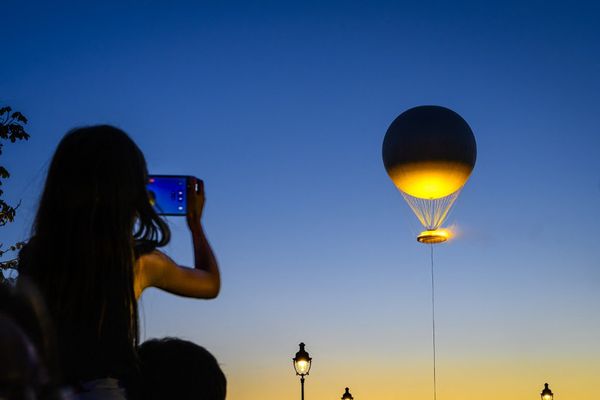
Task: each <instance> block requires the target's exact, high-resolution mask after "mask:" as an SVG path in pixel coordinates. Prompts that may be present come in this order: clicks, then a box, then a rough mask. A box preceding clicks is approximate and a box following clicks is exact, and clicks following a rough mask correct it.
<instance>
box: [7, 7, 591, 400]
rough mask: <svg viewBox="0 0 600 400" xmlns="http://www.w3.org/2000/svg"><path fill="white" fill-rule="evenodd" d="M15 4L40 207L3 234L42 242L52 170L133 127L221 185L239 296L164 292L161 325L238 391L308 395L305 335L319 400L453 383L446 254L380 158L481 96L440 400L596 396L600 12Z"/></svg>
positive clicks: (424, 391)
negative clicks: (64, 153) (416, 120)
mask: <svg viewBox="0 0 600 400" xmlns="http://www.w3.org/2000/svg"><path fill="white" fill-rule="evenodd" d="M4 8H5V11H4V13H3V14H4V15H5V21H4V22H3V24H2V26H1V28H0V31H1V33H2V37H3V39H4V40H3V42H4V52H3V53H4V55H5V58H4V62H3V63H2V67H0V71H1V76H2V79H0V102H1V103H2V104H9V105H11V106H12V107H13V108H15V109H18V110H21V111H22V112H23V113H24V114H25V115H27V116H28V118H29V119H30V124H29V125H28V129H29V132H30V133H31V135H32V138H31V140H30V141H29V142H28V143H20V144H17V145H7V146H6V147H5V154H3V155H2V165H6V166H7V167H8V169H9V170H10V171H12V172H13V176H12V178H11V179H10V180H9V181H7V182H6V187H5V188H6V195H7V199H10V200H13V201H16V200H18V199H22V206H21V208H20V210H19V211H20V212H19V216H18V219H17V221H16V222H15V223H14V224H12V225H11V226H7V227H4V228H3V229H2V232H0V238H1V241H2V242H4V241H9V240H13V239H14V240H18V239H21V238H25V237H26V236H27V232H28V230H29V226H30V223H31V219H32V216H33V213H34V211H35V204H36V201H37V196H38V195H39V191H40V189H41V186H42V185H43V180H44V174H45V167H46V166H47V163H48V161H49V159H50V157H51V155H52V152H53V150H54V148H55V146H56V145H57V143H58V141H59V140H60V138H61V137H62V135H63V134H64V133H65V132H66V131H67V130H68V129H70V128H72V127H74V126H78V125H85V124H94V123H111V124H115V125H117V126H119V127H121V128H123V129H125V130H126V131H127V132H128V133H129V134H130V135H131V136H132V137H133V138H134V140H136V142H137V143H138V144H139V146H140V147H141V148H142V150H143V151H144V153H145V155H146V157H147V160H148V164H149V167H150V170H151V172H153V173H164V174H192V175H196V176H198V177H200V178H202V179H204V180H205V184H206V193H207V205H206V210H205V225H206V230H207V233H208V235H209V238H210V240H211V242H212V243H213V246H214V248H215V251H216V252H217V255H218V258H219V261H220V263H221V268H222V274H223V290H222V293H221V296H220V297H219V298H218V299H216V300H214V301H208V302H204V301H194V300H186V299H180V298H175V297H173V296H170V295H167V294H162V293H159V292H158V291H149V292H147V293H146V294H145V295H144V298H143V300H142V302H143V312H144V323H145V326H146V329H145V335H146V337H153V336H160V335H179V336H184V337H187V338H190V339H193V340H195V341H197V342H199V343H201V344H204V345H206V347H207V348H209V349H210V350H212V351H213V352H214V353H215V355H216V356H217V358H219V360H220V361H221V362H222V363H223V365H224V369H225V371H226V373H227V374H228V376H229V382H230V396H229V397H230V398H231V399H234V400H235V399H252V398H262V399H266V400H269V399H275V398H280V397H286V396H287V397H290V396H295V395H296V391H297V382H296V379H295V377H294V376H293V371H292V369H291V362H290V360H289V358H290V357H292V355H293V353H295V351H297V344H298V343H299V342H300V341H305V342H306V343H307V350H308V351H309V352H311V355H312V356H313V358H314V360H315V364H314V372H313V373H312V374H311V376H310V378H309V379H310V381H309V383H310V384H311V385H312V389H311V390H313V393H316V396H317V397H319V398H326V397H333V396H338V397H339V396H341V394H342V393H343V388H344V387H345V386H350V387H351V388H352V389H353V390H352V393H353V394H354V396H355V397H356V398H375V397H380V398H389V399H396V398H400V397H398V396H401V397H413V398H415V399H420V398H428V397H429V395H430V386H431V383H430V351H431V350H430V336H429V335H430V326H429V324H430V321H429V318H430V314H429V312H430V308H429V307H430V304H429V296H430V291H429V275H428V260H429V259H428V249H427V248H426V247H424V246H422V245H419V244H418V243H417V242H416V241H415V235H416V233H417V232H418V231H419V226H418V222H417V220H416V218H415V217H414V216H413V215H412V214H411V213H410V210H409V208H408V206H407V205H406V204H404V201H403V199H402V197H401V195H400V194H399V193H398V192H397V190H396V189H395V187H394V185H393V184H392V182H391V181H390V180H389V179H388V177H387V175H386V173H385V170H384V168H383V164H382V161H381V143H382V141H383V136H384V134H385V131H386V129H387V127H388V125H389V124H390V123H391V121H392V120H393V119H394V118H395V117H396V116H397V115H398V114H400V113H401V112H402V111H404V110H406V109H407V108H410V107H413V106H416V105H421V104H438V105H443V106H446V107H449V108H451V109H453V110H455V111H457V112H458V113H459V114H461V115H462V116H463V118H465V120H466V121H467V122H468V123H469V124H470V125H471V127H472V129H473V131H474V133H475V136H476V140H477V144H478V159H477V165H476V166H475V170H474V172H473V175H472V176H471V179H470V180H469V182H468V183H467V185H466V187H465V189H464V190H463V192H462V194H461V197H460V198H459V200H458V202H457V204H456V206H455V209H454V211H453V213H452V215H451V217H450V219H449V224H454V225H456V227H457V230H458V232H459V233H460V234H459V236H458V237H457V238H456V240H454V241H453V242H451V243H448V244H445V245H441V246H438V247H436V265H437V267H436V269H437V273H438V275H437V282H436V284H437V286H436V288H437V291H438V292H437V298H438V301H439V304H438V319H439V322H438V347H439V348H438V355H439V363H440V364H439V365H440V369H439V371H438V373H439V390H440V391H441V393H440V394H442V395H444V396H445V397H446V398H460V399H462V400H466V399H471V398H473V399H474V398H480V397H481V395H482V394H483V393H485V392H483V390H484V388H485V387H487V386H499V385H504V386H505V388H507V389H509V388H510V389H512V390H513V391H512V394H511V398H514V399H517V400H520V399H526V398H533V397H532V396H534V395H537V393H538V392H539V390H541V387H542V384H543V382H544V381H545V380H548V381H550V383H551V387H553V388H554V389H553V390H554V391H555V392H556V393H560V394H561V395H562V396H565V398H566V397H571V398H575V397H577V398H579V399H581V400H585V399H591V398H592V392H591V389H589V387H590V386H591V382H593V379H592V378H593V377H594V376H596V377H597V376H598V374H600V364H599V362H598V361H597V360H598V359H599V358H600V352H599V347H598V345H597V338H598V337H600V316H599V311H598V304H600V294H599V292H598V289H597V288H598V285H599V284H600V268H599V267H600V262H599V259H600V258H599V257H600V250H599V248H598V246H597V244H596V242H597V234H596V232H595V231H596V230H597V226H598V223H599V222H600V211H599V210H598V205H599V204H600V157H598V153H599V149H600V132H599V129H598V122H597V115H598V110H599V109H600V79H599V78H598V70H599V67H600V44H599V41H598V37H600V28H598V24H597V16H598V15H599V11H600V10H599V6H598V5H597V4H595V3H593V2H576V3H573V4H570V5H567V4H565V3H559V2H532V1H526V2H512V3H511V2H485V3H482V2H453V3H445V2H421V3H419V4H418V5H416V4H413V3H408V2H407V3H403V2H362V3H361V2H338V3H336V2H253V3H250V2H239V3H238V2H227V3H207V2H206V3H205V2H193V3H192V2H190V3H184V2H172V4H168V5H164V4H161V3H158V2H144V3H143V4H142V3H134V2H102V3H96V4H92V3H91V2H90V3H83V2H73V3H68V2H53V3H46V2H38V3H36V2H29V3H28V4H26V5H24V4H20V2H15V1H9V2H7V3H6V5H5V7H4ZM171 223H172V225H173V231H174V238H173V242H172V244H171V245H170V247H169V250H170V254H171V255H173V256H174V257H175V258H176V259H178V260H180V261H181V262H182V263H185V262H191V246H190V243H189V238H188V236H187V233H186V230H185V225H184V224H183V223H182V221H179V220H177V219H172V220H171ZM356 360H359V361H356ZM357 364H359V365H360V366H361V368H359V369H357V368H356V367H354V368H353V367H352V366H353V365H357ZM366 366H368V367H366ZM359 370H361V371H360V372H359ZM454 374H456V376H455V375H454ZM273 382H275V383H273ZM553 382H555V383H553ZM486 385H487V386H486ZM397 386H400V387H397ZM265 387H268V388H269V390H266V389H265ZM528 390H532V392H531V393H533V394H530V393H528V392H527V391H528ZM338 392H339V394H338Z"/></svg>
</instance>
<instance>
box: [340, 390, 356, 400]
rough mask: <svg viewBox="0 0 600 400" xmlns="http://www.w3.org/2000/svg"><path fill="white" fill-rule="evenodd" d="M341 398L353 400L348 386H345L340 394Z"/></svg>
mask: <svg viewBox="0 0 600 400" xmlns="http://www.w3.org/2000/svg"><path fill="white" fill-rule="evenodd" d="M342 400H354V397H352V395H351V394H350V392H349V389H348V388H346V392H345V393H344V394H343V395H342Z"/></svg>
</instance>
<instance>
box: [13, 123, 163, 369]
mask: <svg viewBox="0 0 600 400" xmlns="http://www.w3.org/2000/svg"><path fill="white" fill-rule="evenodd" d="M147 180H148V173H147V167H146V161H145V159H144V156H143V154H142V152H141V151H140V149H139V148H138V147H137V145H136V144H135V143H134V142H133V141H132V140H131V139H130V138H129V136H127V134H126V133H125V132H123V131H122V130H120V129H117V128H114V127H112V126H108V125H99V126H90V127H83V128H77V129H74V130H72V131H70V132H68V133H67V134H66V135H65V136H64V138H63V139H62V141H61V142H60V144H59V145H58V148H57V149H56V152H55V153H54V157H53V158H52V162H51V164H50V167H49V170H48V176H47V178H46V184H45V187H44V190H43V193H42V196H41V199H40V203H39V208H38V211H37V215H36V218H35V222H34V225H33V229H32V239H31V240H30V242H29V244H28V245H27V246H25V248H24V249H23V250H22V251H21V254H20V269H21V273H22V274H24V275H28V276H30V277H31V278H32V279H33V280H34V281H35V283H36V284H37V285H38V286H39V288H40V290H41V292H42V293H43V294H44V296H45V299H46V301H47V303H48V308H49V309H50V313H51V314H52V316H53V317H54V319H55V323H56V325H57V331H58V334H59V335H61V330H63V329H62V328H64V327H65V326H67V325H68V324H71V323H72V321H77V324H78V325H77V326H78V328H77V330H78V332H81V331H83V332H85V333H86V334H88V335H90V334H91V335H95V336H96V339H98V340H100V339H101V338H103V337H106V335H109V334H112V333H111V332H107V329H108V328H107V324H108V325H110V330H111V331H117V332H126V335H127V336H126V337H127V341H128V344H127V347H128V348H130V350H131V355H132V357H135V346H136V345H137V343H138V336H139V335H138V314H137V302H136V299H135V294H134V284H133V282H134V270H133V267H134V262H135V258H136V256H138V255H139V253H146V252H149V251H152V250H153V249H154V248H156V247H160V246H164V245H166V244H167V243H168V241H169V239H170V232H169V229H168V227H167V225H166V224H165V222H164V221H163V220H162V219H161V218H160V217H159V216H158V215H157V214H156V213H155V212H154V210H153V208H152V206H151V205H150V202H149V200H148V194H147V191H146V182H147Z"/></svg>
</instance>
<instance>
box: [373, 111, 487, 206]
mask: <svg viewBox="0 0 600 400" xmlns="http://www.w3.org/2000/svg"><path fill="white" fill-rule="evenodd" d="M382 153H383V163H384V165H385V169H386V170H387V172H388V175H389V176H390V178H391V179H392V181H394V183H395V185H396V186H397V187H398V189H399V190H400V191H402V192H403V193H406V194H408V195H410V196H413V197H416V198H419V199H439V198H443V197H446V196H449V195H451V194H452V193H454V192H456V191H458V190H459V189H460V188H462V186H463V185H464V184H465V183H466V181H467V179H468V178H469V176H470V174H471V172H472V171H473V167H474V166H475V160H476V158H477V145H476V143H475V137H474V135H473V132H472V131H471V128H470V127H469V125H468V124H467V122H466V121H465V120H464V119H463V118H462V117H461V116H460V115H458V114H457V113H455V112H454V111H452V110H450V109H448V108H445V107H440V106H419V107H415V108H411V109H409V110H407V111H405V112H403V113H402V114H400V115H399V116H398V117H397V118H396V119H395V120H394V121H393V122H392V124H391V125H390V127H389V128H388V130H387V132H386V135H385V139H384V141H383V149H382Z"/></svg>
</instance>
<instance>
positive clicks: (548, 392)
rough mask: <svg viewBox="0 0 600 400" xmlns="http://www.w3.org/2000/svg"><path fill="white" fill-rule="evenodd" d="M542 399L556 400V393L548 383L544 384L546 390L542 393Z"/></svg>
mask: <svg viewBox="0 0 600 400" xmlns="http://www.w3.org/2000/svg"><path fill="white" fill-rule="evenodd" d="M540 397H541V398H542V400H554V393H552V390H550V388H549V387H548V384H547V383H544V390H542V393H540Z"/></svg>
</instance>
